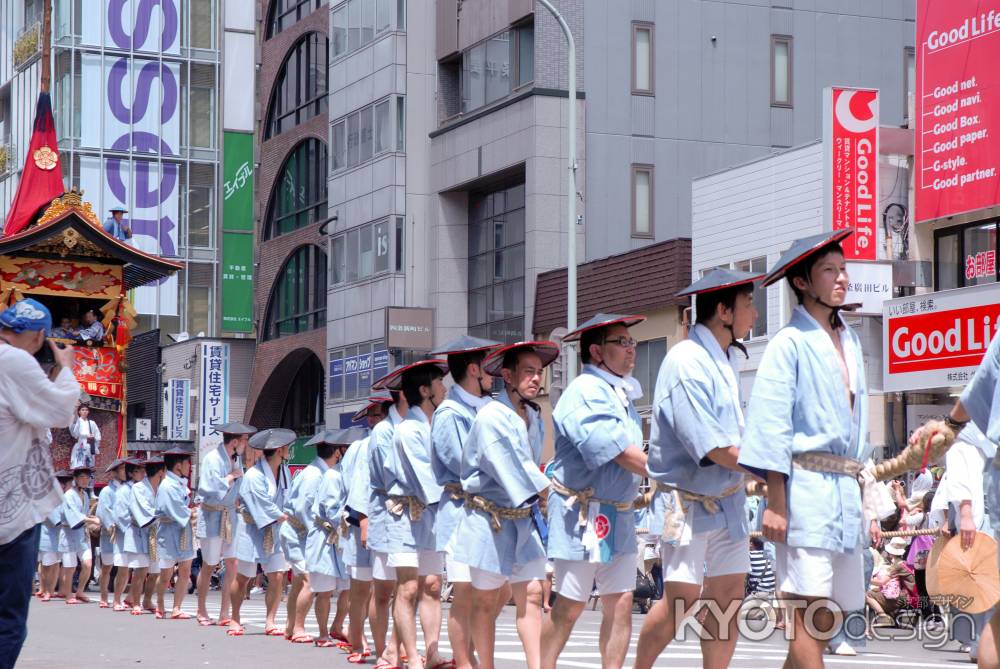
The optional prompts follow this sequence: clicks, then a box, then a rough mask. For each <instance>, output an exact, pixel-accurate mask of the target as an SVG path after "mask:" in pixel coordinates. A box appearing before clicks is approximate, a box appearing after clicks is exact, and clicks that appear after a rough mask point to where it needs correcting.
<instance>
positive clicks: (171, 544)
mask: <svg viewBox="0 0 1000 669" xmlns="http://www.w3.org/2000/svg"><path fill="white" fill-rule="evenodd" d="M190 501H191V495H190V491H189V490H188V482H187V479H186V478H184V477H181V476H178V475H177V474H175V473H173V472H172V471H167V474H166V476H164V477H163V480H162V481H161V482H160V486H159V487H158V488H157V489H156V515H157V518H158V521H157V522H158V523H159V527H158V528H157V530H156V541H157V557H158V558H159V560H160V567H161V568H167V567H172V566H173V565H174V564H176V563H177V562H184V561H185V560H192V559H194V555H195V549H194V528H192V527H191V508H190V505H189V504H190Z"/></svg>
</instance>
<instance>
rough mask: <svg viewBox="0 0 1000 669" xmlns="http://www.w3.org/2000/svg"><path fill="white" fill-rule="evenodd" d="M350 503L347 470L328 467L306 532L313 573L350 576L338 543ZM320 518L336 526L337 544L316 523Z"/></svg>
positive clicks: (307, 555)
mask: <svg viewBox="0 0 1000 669" xmlns="http://www.w3.org/2000/svg"><path fill="white" fill-rule="evenodd" d="M346 502H347V489H346V488H345V487H344V477H343V473H342V472H341V471H339V470H338V469H337V468H336V467H330V468H328V469H327V470H326V471H325V472H324V473H323V477H322V478H321V479H320V482H319V486H318V487H317V489H316V495H315V498H314V499H313V503H312V507H311V508H310V514H311V516H312V519H311V520H310V521H309V533H308V534H307V535H306V545H305V557H306V569H307V570H308V571H309V572H310V573H313V574H323V575H324V576H329V577H331V578H347V576H348V574H347V570H346V569H345V568H344V563H343V561H342V559H341V557H340V550H339V548H338V543H339V542H340V541H342V540H343V537H342V536H340V519H341V518H342V517H343V513H344V506H345V504H346ZM316 518H320V519H322V520H325V521H326V522H328V523H330V524H331V525H333V528H334V532H336V533H337V540H336V542H335V543H332V544H331V543H328V541H327V539H328V537H329V535H328V534H327V533H326V531H325V530H323V529H321V528H319V527H317V526H316V523H315V519H316Z"/></svg>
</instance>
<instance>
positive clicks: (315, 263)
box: [263, 245, 326, 340]
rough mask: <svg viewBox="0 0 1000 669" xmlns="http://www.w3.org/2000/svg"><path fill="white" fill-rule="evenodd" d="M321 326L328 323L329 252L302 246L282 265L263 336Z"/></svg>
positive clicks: (296, 331)
mask: <svg viewBox="0 0 1000 669" xmlns="http://www.w3.org/2000/svg"><path fill="white" fill-rule="evenodd" d="M321 327H326V254H325V253H323V251H322V250H320V249H319V247H317V246H313V245H309V246H302V247H300V248H299V249H298V250H297V251H295V253H293V254H292V256H291V257H290V258H289V259H288V261H287V262H286V263H285V266H284V267H282V268H281V271H280V272H279V273H278V278H277V280H276V281H275V282H274V287H273V288H272V289H271V298H270V299H269V300H268V303H267V316H266V318H265V319H264V332H263V338H264V339H265V340H266V339H277V338H279V337H287V336H288V335H293V334H298V333H299V332H307V331H309V330H315V329H316V328H321Z"/></svg>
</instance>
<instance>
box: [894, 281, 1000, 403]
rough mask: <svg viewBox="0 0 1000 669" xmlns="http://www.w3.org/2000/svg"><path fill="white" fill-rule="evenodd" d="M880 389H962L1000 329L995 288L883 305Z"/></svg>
mask: <svg viewBox="0 0 1000 669" xmlns="http://www.w3.org/2000/svg"><path fill="white" fill-rule="evenodd" d="M882 309H883V311H882V315H883V322H882V343H883V349H884V351H885V355H884V367H883V381H884V384H883V385H884V390H885V391H886V392H890V391H904V390H927V389H932V388H953V387H960V386H964V385H965V384H966V383H968V382H969V380H970V379H971V378H972V375H973V373H974V372H975V371H976V368H977V367H978V366H979V362H980V361H981V360H982V359H983V354H984V353H986V349H987V347H988V346H989V344H990V340H991V339H992V338H993V335H994V333H995V332H996V331H997V326H998V324H1000V284H997V283H989V284H985V285H982V286H974V287H972V288H957V289H955V290H945V291H941V292H938V293H928V294H926V295H917V296H914V297H905V298H900V299H896V300H887V301H886V302H885V304H884V305H883V307H882Z"/></svg>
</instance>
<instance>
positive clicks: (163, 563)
mask: <svg viewBox="0 0 1000 669" xmlns="http://www.w3.org/2000/svg"><path fill="white" fill-rule="evenodd" d="M182 562H191V559H190V558H189V559H187V560H173V559H171V558H160V561H159V564H160V571H163V570H164V569H173V568H174V567H176V566H178V565H179V564H180V563H182Z"/></svg>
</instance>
